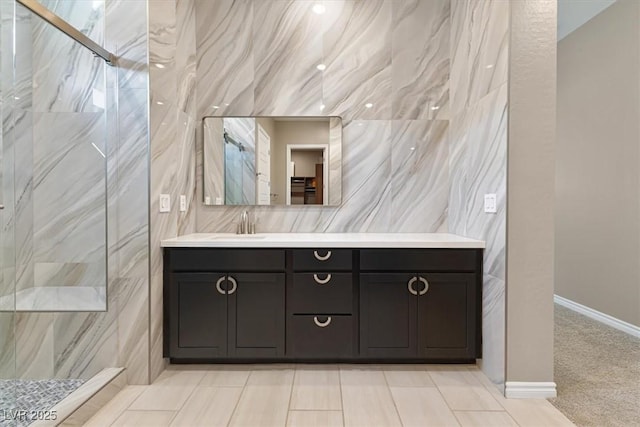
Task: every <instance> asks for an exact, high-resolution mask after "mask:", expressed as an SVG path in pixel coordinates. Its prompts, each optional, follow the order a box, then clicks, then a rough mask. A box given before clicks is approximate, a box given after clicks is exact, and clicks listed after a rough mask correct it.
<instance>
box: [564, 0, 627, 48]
mask: <svg viewBox="0 0 640 427" xmlns="http://www.w3.org/2000/svg"><path fill="white" fill-rule="evenodd" d="M615 2H616V0H558V40H562V39H563V38H565V37H566V36H568V35H569V34H570V33H571V32H573V31H575V30H576V29H578V28H579V27H580V26H582V25H584V24H585V23H586V22H587V21H589V20H590V19H591V18H593V17H594V16H596V15H597V14H599V13H600V12H602V11H603V10H605V9H606V8H607V7H609V6H611V5H612V4H613V3H615Z"/></svg>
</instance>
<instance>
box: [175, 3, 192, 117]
mask: <svg viewBox="0 0 640 427" xmlns="http://www.w3.org/2000/svg"><path fill="white" fill-rule="evenodd" d="M176 26H177V38H176V55H175V58H176V70H177V75H178V96H177V101H176V102H177V104H178V109H179V110H180V111H182V112H184V113H187V114H188V115H190V116H191V117H192V119H194V120H195V118H196V113H197V111H196V109H197V105H196V93H195V92H196V66H197V53H196V7H195V0H176Z"/></svg>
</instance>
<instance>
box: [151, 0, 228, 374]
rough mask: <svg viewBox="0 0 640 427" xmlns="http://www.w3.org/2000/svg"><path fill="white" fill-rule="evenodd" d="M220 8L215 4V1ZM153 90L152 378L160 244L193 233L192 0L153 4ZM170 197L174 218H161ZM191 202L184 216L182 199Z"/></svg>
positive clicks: (157, 341) (157, 346)
mask: <svg viewBox="0 0 640 427" xmlns="http://www.w3.org/2000/svg"><path fill="white" fill-rule="evenodd" d="M212 3H217V2H212ZM149 61H150V69H149V79H150V80H149V85H150V99H151V106H150V114H151V116H150V133H151V141H150V144H151V145H150V156H151V159H150V160H151V163H150V168H151V170H150V176H151V179H150V182H151V189H150V195H151V201H150V208H151V212H150V214H151V215H150V231H151V240H150V241H151V246H150V256H151V273H150V310H151V311H150V316H151V317H150V319H151V321H150V325H149V334H150V340H149V342H150V348H149V357H150V366H149V372H150V378H151V380H153V379H155V378H156V377H157V376H158V375H159V374H160V373H161V372H162V370H163V369H164V364H165V362H164V359H163V358H162V283H163V282H162V250H161V248H160V241H161V240H162V239H166V238H170V237H176V236H178V235H181V234H187V233H190V232H194V231H195V213H196V212H195V205H196V203H195V197H196V193H195V180H196V178H195V177H196V175H195V174H196V158H195V154H196V150H195V135H196V124H200V122H199V121H198V120H197V119H196V103H195V102H196V98H195V85H196V80H195V76H196V37H195V5H194V3H193V0H149ZM160 194H169V195H170V196H171V201H172V205H173V206H172V210H171V212H170V213H166V214H165V213H162V214H161V213H158V203H159V198H160ZM180 195H185V196H186V198H187V210H186V212H180V211H179V209H178V207H179V196H180Z"/></svg>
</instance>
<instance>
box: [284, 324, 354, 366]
mask: <svg viewBox="0 0 640 427" xmlns="http://www.w3.org/2000/svg"><path fill="white" fill-rule="evenodd" d="M290 321H291V329H290V331H291V335H292V336H291V337H289V342H290V343H291V349H290V350H291V356H292V357H294V358H307V359H322V358H325V359H327V358H328V359H341V358H350V357H353V348H354V347H353V316H334V315H331V316H326V315H320V314H316V315H309V316H306V315H298V316H291V317H290Z"/></svg>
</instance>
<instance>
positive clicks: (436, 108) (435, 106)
mask: <svg viewBox="0 0 640 427" xmlns="http://www.w3.org/2000/svg"><path fill="white" fill-rule="evenodd" d="M439 109H440V106H439V105H434V106H433V107H431V111H436V110H439Z"/></svg>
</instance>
